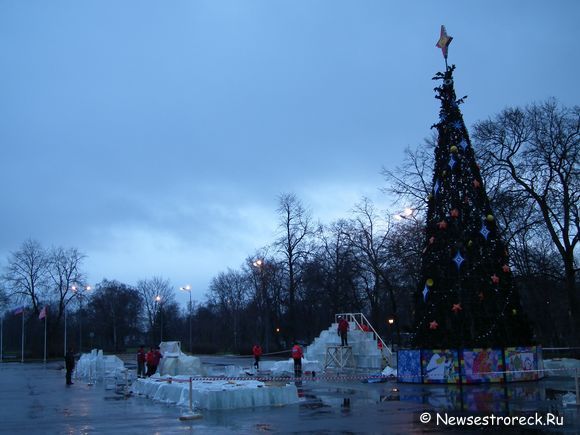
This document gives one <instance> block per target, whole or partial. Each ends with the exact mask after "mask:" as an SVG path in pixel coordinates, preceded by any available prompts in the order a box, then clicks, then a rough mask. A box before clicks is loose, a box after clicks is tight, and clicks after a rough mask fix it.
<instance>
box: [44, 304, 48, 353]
mask: <svg viewBox="0 0 580 435" xmlns="http://www.w3.org/2000/svg"><path fill="white" fill-rule="evenodd" d="M47 317H48V316H47V315H46V314H45V315H44V364H46V318H47Z"/></svg>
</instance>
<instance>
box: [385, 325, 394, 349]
mask: <svg viewBox="0 0 580 435" xmlns="http://www.w3.org/2000/svg"><path fill="white" fill-rule="evenodd" d="M387 322H388V324H389V327H390V328H389V335H390V336H391V351H392V350H393V324H394V323H395V319H394V318H393V317H389V319H388V320H387Z"/></svg>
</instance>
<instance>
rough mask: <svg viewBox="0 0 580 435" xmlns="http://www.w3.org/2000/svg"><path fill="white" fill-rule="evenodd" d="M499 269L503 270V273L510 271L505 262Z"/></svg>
mask: <svg viewBox="0 0 580 435" xmlns="http://www.w3.org/2000/svg"><path fill="white" fill-rule="evenodd" d="M501 270H503V271H504V273H509V271H510V267H509V266H508V265H507V264H504V265H503V266H502V268H501Z"/></svg>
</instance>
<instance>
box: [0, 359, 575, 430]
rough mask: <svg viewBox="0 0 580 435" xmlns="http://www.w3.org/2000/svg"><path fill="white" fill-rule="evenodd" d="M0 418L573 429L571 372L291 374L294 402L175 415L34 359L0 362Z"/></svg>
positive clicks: (188, 425)
mask: <svg viewBox="0 0 580 435" xmlns="http://www.w3.org/2000/svg"><path fill="white" fill-rule="evenodd" d="M0 377H2V379H3V388H2V394H1V395H0V419H1V421H2V422H3V423H2V430H3V431H6V433H27V434H29V433H30V434H45V433H55V434H56V433H59V434H60V433H70V434H78V433H111V434H116V433H123V434H139V435H142V434H144V433H147V434H150V433H160V434H172V433H176V434H177V433H179V434H184V433H185V434H188V433H195V434H212V435H215V434H217V433H219V434H222V433H223V434H228V433H232V434H233V433H235V434H254V433H280V432H282V433H288V432H290V433H304V432H310V433H336V432H341V433H346V432H352V433H368V432H370V433H385V428H388V430H387V431H386V432H387V433H419V432H424V431H428V432H434V429H433V428H427V427H425V426H423V425H421V424H420V422H419V419H418V416H419V414H420V413H421V412H423V411H425V410H428V411H432V412H435V411H437V412H443V411H449V412H452V413H454V415H468V414H470V413H471V414H474V413H475V414H489V413H494V414H496V415H515V416H518V415H529V414H530V413H533V412H538V411H543V412H553V413H554V414H556V415H559V416H563V417H564V421H565V423H566V428H565V429H567V430H569V432H568V433H577V432H578V431H579V430H580V429H579V428H580V417H579V415H580V414H579V411H578V409H577V408H564V407H563V406H562V401H561V398H562V395H563V394H565V393H566V392H567V391H569V390H570V389H573V388H574V381H573V379H572V380H570V379H561V380H558V379H546V380H544V381H541V382H529V383H517V384H507V385H501V384H492V385H469V386H464V387H462V386H455V385H413V384H397V383H396V382H394V381H389V382H385V383H376V384H364V383H361V382H356V381H352V380H350V381H344V382H340V381H333V382H328V381H320V380H312V379H311V378H310V379H303V380H302V381H297V382H296V387H297V390H298V394H299V397H300V401H299V403H298V404H297V405H288V406H281V407H263V408H249V409H236V410H233V411H204V412H203V418H202V419H201V420H196V421H187V422H182V421H179V416H180V413H181V409H179V408H178V407H176V406H174V405H167V404H163V403H158V402H154V401H152V400H150V399H146V398H142V397H126V396H124V395H122V394H117V393H116V392H115V391H110V390H106V389H105V388H104V386H103V385H102V384H97V385H95V386H92V387H89V386H87V385H86V383H83V382H82V381H81V380H78V381H76V382H75V385H73V386H71V387H69V388H66V387H65V385H64V378H63V377H62V374H61V373H60V371H57V370H48V369H45V368H44V367H43V366H42V365H41V364H37V365H34V364H30V365H27V364H25V365H20V364H10V365H7V364H4V365H3V366H0Z"/></svg>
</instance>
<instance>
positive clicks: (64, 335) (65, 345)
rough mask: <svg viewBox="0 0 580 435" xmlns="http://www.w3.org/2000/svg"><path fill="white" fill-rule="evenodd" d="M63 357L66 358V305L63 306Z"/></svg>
mask: <svg viewBox="0 0 580 435" xmlns="http://www.w3.org/2000/svg"><path fill="white" fill-rule="evenodd" d="M64 355H65V356H66V305H65V306H64Z"/></svg>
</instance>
